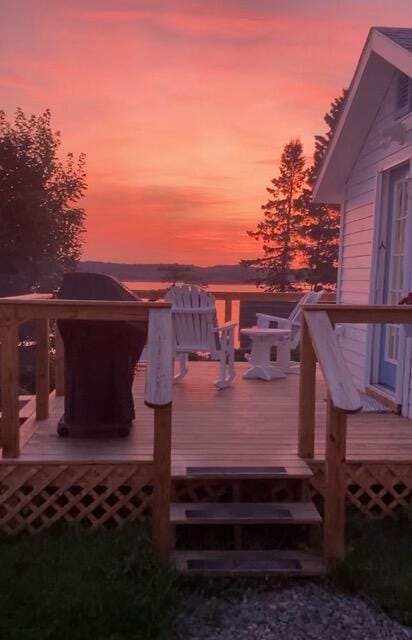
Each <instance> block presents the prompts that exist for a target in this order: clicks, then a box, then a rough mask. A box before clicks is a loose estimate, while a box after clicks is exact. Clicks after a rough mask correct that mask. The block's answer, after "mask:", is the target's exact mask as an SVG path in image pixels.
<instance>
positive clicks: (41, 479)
mask: <svg viewBox="0 0 412 640" xmlns="http://www.w3.org/2000/svg"><path fill="white" fill-rule="evenodd" d="M152 476H153V469H152V465H151V464H147V465H146V464H120V465H119V464H117V465H110V464H70V465H67V464H65V465H62V464H42V465H39V464H38V465H27V464H17V465H8V464H7V465H0V531H2V532H3V533H7V534H17V533H19V532H20V531H28V532H30V533H35V532H37V531H41V530H42V529H45V528H47V527H50V526H51V525H53V524H55V523H56V522H58V521H64V522H79V523H81V524H82V525H83V526H85V527H88V528H91V529H95V528H97V527H101V526H103V527H113V526H119V525H120V524H122V523H123V522H126V521H130V520H139V519H143V518H144V517H145V516H147V515H148V513H149V511H150V503H151V499H152Z"/></svg>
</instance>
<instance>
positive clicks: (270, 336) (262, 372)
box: [240, 327, 291, 381]
mask: <svg viewBox="0 0 412 640" xmlns="http://www.w3.org/2000/svg"><path fill="white" fill-rule="evenodd" d="M240 333H242V334H243V335H246V336H249V338H250V339H251V340H252V349H251V352H250V358H249V363H250V365H251V367H250V369H248V370H247V371H246V373H245V374H244V375H243V377H244V378H249V379H250V378H260V379H261V380H268V381H269V380H274V379H275V378H285V377H286V374H285V373H284V372H283V371H282V369H281V368H280V367H279V366H277V365H276V362H273V361H272V360H271V359H270V350H271V348H272V347H273V346H275V345H276V344H279V342H280V341H281V340H282V339H287V338H289V337H290V333H291V332H290V330H289V329H261V328H259V327H250V328H246V329H241V330H240Z"/></svg>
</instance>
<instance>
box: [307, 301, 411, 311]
mask: <svg viewBox="0 0 412 640" xmlns="http://www.w3.org/2000/svg"><path fill="white" fill-rule="evenodd" d="M304 309H305V310H306V311H329V310H331V311H352V310H353V311H399V310H401V311H403V313H406V312H407V311H412V305H407V304H401V305H399V304H326V303H324V302H318V303H317V304H305V305H304Z"/></svg>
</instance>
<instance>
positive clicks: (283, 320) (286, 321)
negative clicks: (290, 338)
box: [256, 313, 292, 328]
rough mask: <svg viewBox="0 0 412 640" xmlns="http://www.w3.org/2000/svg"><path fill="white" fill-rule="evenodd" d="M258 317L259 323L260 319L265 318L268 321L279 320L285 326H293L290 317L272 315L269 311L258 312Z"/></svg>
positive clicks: (279, 323)
mask: <svg viewBox="0 0 412 640" xmlns="http://www.w3.org/2000/svg"><path fill="white" fill-rule="evenodd" d="M256 318H257V322H258V325H259V320H265V321H266V322H277V323H278V325H279V326H281V325H283V326H284V327H285V328H291V327H292V323H291V321H290V320H289V319H288V318H280V317H279V316H270V315H268V314H267V313H257V314H256Z"/></svg>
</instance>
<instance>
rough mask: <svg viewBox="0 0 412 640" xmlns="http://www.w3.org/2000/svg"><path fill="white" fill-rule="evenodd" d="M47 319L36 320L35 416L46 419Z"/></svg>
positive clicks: (48, 370)
mask: <svg viewBox="0 0 412 640" xmlns="http://www.w3.org/2000/svg"><path fill="white" fill-rule="evenodd" d="M49 337H50V329H49V320H48V318H39V319H38V320H36V418H37V420H46V419H47V418H48V417H49V394H50V351H49Z"/></svg>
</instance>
